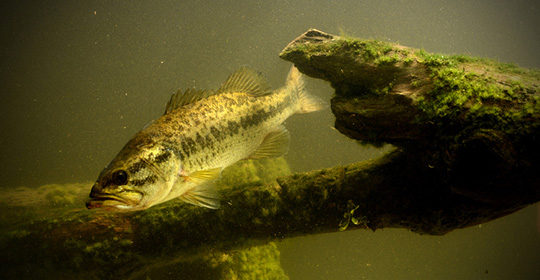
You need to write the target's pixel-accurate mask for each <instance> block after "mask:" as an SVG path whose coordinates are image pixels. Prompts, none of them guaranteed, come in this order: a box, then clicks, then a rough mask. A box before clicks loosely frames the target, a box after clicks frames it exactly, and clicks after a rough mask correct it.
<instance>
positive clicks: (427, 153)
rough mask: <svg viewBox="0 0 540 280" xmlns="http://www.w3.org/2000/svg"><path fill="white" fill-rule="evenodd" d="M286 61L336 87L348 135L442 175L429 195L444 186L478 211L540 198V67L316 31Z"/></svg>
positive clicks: (340, 121)
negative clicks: (397, 151)
mask: <svg viewBox="0 0 540 280" xmlns="http://www.w3.org/2000/svg"><path fill="white" fill-rule="evenodd" d="M280 57H281V58H283V59H285V60H288V61H291V62H293V63H294V64H295V65H296V66H297V68H298V69H299V70H300V71H301V72H303V73H305V74H307V75H309V76H311V77H314V78H319V79H324V80H326V81H329V82H330V84H331V85H332V87H333V88H334V89H335V90H336V94H335V96H334V97H333V98H332V101H331V102H332V111H333V113H334V115H335V116H336V124H335V127H336V128H337V129H338V130H339V131H340V132H341V133H343V134H345V135H347V136H349V137H351V138H353V139H357V140H360V141H362V142H366V143H372V144H378V143H391V144H393V145H395V146H398V147H401V148H402V149H403V150H404V151H406V152H408V154H409V156H410V158H409V160H410V161H409V162H407V165H417V166H420V167H422V166H428V167H429V168H430V169H432V172H436V173H437V174H438V176H435V177H433V178H432V180H431V181H429V182H426V183H428V184H426V186H425V187H426V190H430V189H432V188H444V189H446V190H447V191H448V192H450V193H452V194H453V195H455V196H463V197H466V198H468V199H471V200H474V201H476V202H477V203H479V207H483V206H480V205H483V204H491V205H493V207H495V208H497V207H508V208H509V209H512V208H515V207H520V206H524V205H527V204H529V203H533V202H535V201H538V200H539V199H540V188H539V187H538V186H539V185H540V172H539V171H540V71H538V70H529V69H523V68H519V67H517V66H515V65H511V64H505V63H500V62H496V61H493V60H488V59H483V58H472V57H467V56H462V55H451V56H448V55H440V54H429V53H426V52H425V51H423V50H418V49H413V48H409V47H405V46H401V45H398V44H391V43H386V42H381V41H374V40H360V39H355V38H350V37H340V36H334V35H330V34H327V33H324V32H322V31H318V30H315V29H311V30H309V31H307V32H306V33H304V34H302V35H301V36H300V37H298V38H297V39H295V40H294V41H293V42H291V43H290V44H289V45H288V46H287V47H286V48H285V49H284V50H283V51H282V53H281V54H280ZM411 172H413V173H414V174H415V175H414V176H424V174H423V172H424V170H423V169H417V170H411Z"/></svg>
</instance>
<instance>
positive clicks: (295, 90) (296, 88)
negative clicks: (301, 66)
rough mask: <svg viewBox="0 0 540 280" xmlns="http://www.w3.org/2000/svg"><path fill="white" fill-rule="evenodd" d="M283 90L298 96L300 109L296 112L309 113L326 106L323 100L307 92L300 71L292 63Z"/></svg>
mask: <svg viewBox="0 0 540 280" xmlns="http://www.w3.org/2000/svg"><path fill="white" fill-rule="evenodd" d="M285 90H287V91H290V92H291V94H296V95H297V96H298V102H299V103H300V109H299V110H298V111H297V112H296V113H297V114H306V113H311V112H315V111H319V110H322V109H324V108H326V107H327V105H326V103H324V101H322V100H321V99H320V98H318V97H315V96H313V95H311V94H309V93H308V92H307V90H306V87H305V84H304V79H303V77H302V73H300V71H298V69H297V68H296V67H294V65H293V66H292V67H291V70H290V71H289V75H287V81H286V83H285Z"/></svg>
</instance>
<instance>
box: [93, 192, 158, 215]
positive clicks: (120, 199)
mask: <svg viewBox="0 0 540 280" xmlns="http://www.w3.org/2000/svg"><path fill="white" fill-rule="evenodd" d="M143 197H144V196H143V194H142V193H141V192H138V191H129V190H126V191H124V192H122V196H119V195H113V194H106V193H101V192H98V191H96V188H95V187H94V188H92V191H91V192H90V200H88V201H87V202H86V208H88V209H102V210H107V211H136V210H143V209H146V208H147V207H144V206H143V205H141V204H142V200H143Z"/></svg>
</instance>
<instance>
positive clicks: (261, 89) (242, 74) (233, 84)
mask: <svg viewBox="0 0 540 280" xmlns="http://www.w3.org/2000/svg"><path fill="white" fill-rule="evenodd" d="M232 92H243V93H247V94H251V95H253V96H262V95H267V94H270V93H272V91H271V90H270V86H269V85H268V83H267V82H266V80H265V79H264V78H263V77H262V76H261V75H260V74H259V73H257V72H256V71H254V70H252V69H250V68H247V67H242V68H240V69H238V70H236V72H234V73H232V74H231V75H230V76H229V78H227V80H226V81H225V82H224V83H223V84H222V85H221V87H220V88H219V90H218V91H217V93H218V94H219V93H232Z"/></svg>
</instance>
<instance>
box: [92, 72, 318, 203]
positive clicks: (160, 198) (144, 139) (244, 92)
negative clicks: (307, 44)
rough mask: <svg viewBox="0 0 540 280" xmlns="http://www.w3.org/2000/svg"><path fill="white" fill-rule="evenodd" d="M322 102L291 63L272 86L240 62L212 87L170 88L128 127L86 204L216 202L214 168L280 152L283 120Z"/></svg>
mask: <svg viewBox="0 0 540 280" xmlns="http://www.w3.org/2000/svg"><path fill="white" fill-rule="evenodd" d="M323 106H324V105H323V103H322V102H321V101H320V100H318V99H316V98H314V97H312V96H310V95H309V94H307V92H306V91H305V89H304V85H303V81H302V77H301V74H300V73H299V72H298V70H296V68H294V67H293V68H291V71H290V73H289V76H288V78H287V82H286V85H285V86H284V87H282V88H280V89H278V90H276V91H274V92H271V91H269V90H268V86H267V85H266V83H265V82H264V80H263V79H262V77H261V76H260V75H258V74H257V73H255V72H254V71H252V70H249V69H246V68H242V69H240V70H238V71H237V72H235V73H233V74H232V75H231V76H230V77H229V78H228V79H227V81H225V83H224V84H223V85H222V86H221V88H220V89H219V90H218V91H217V92H215V93H213V92H208V91H200V90H198V91H197V90H191V89H190V90H187V91H186V92H184V94H183V95H180V93H179V94H176V95H173V96H172V97H171V100H170V101H169V103H168V104H167V109H166V113H165V114H164V115H163V116H162V117H160V118H158V119H157V120H155V121H153V122H152V123H150V124H149V125H148V126H147V127H145V128H143V130H141V131H140V132H138V133H137V134H135V135H134V136H133V137H132V138H131V139H130V140H129V141H128V143H127V144H126V145H125V146H124V148H123V149H122V150H121V151H120V152H119V154H118V155H117V156H116V157H115V158H114V159H113V160H112V161H111V163H110V164H109V165H108V166H107V167H106V168H105V169H104V170H103V171H102V172H101V174H100V175H99V177H98V180H97V181H96V183H95V184H94V186H93V187H92V191H91V193H90V200H89V201H88V202H87V207H88V208H89V209H93V208H102V209H105V210H113V211H132V210H143V209H146V208H148V207H151V206H153V205H155V204H158V203H162V202H165V201H168V200H170V199H173V198H177V197H178V198H180V199H182V200H184V201H186V202H189V203H192V204H195V205H199V206H204V207H208V208H217V207H219V200H218V197H217V193H216V191H215V190H214V189H213V184H212V182H213V181H214V180H216V179H217V178H219V174H220V172H221V170H223V169H224V168H226V167H227V166H230V165H231V164H233V163H235V162H237V161H239V160H242V159H248V158H252V159H258V158H267V157H275V156H280V155H283V154H284V153H286V151H287V150H288V145H289V134H288V132H287V130H286V129H285V128H284V127H283V125H282V123H283V122H284V121H285V120H286V119H287V118H288V117H289V116H290V115H292V114H295V113H309V112H313V111H317V110H320V109H322V108H323Z"/></svg>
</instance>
